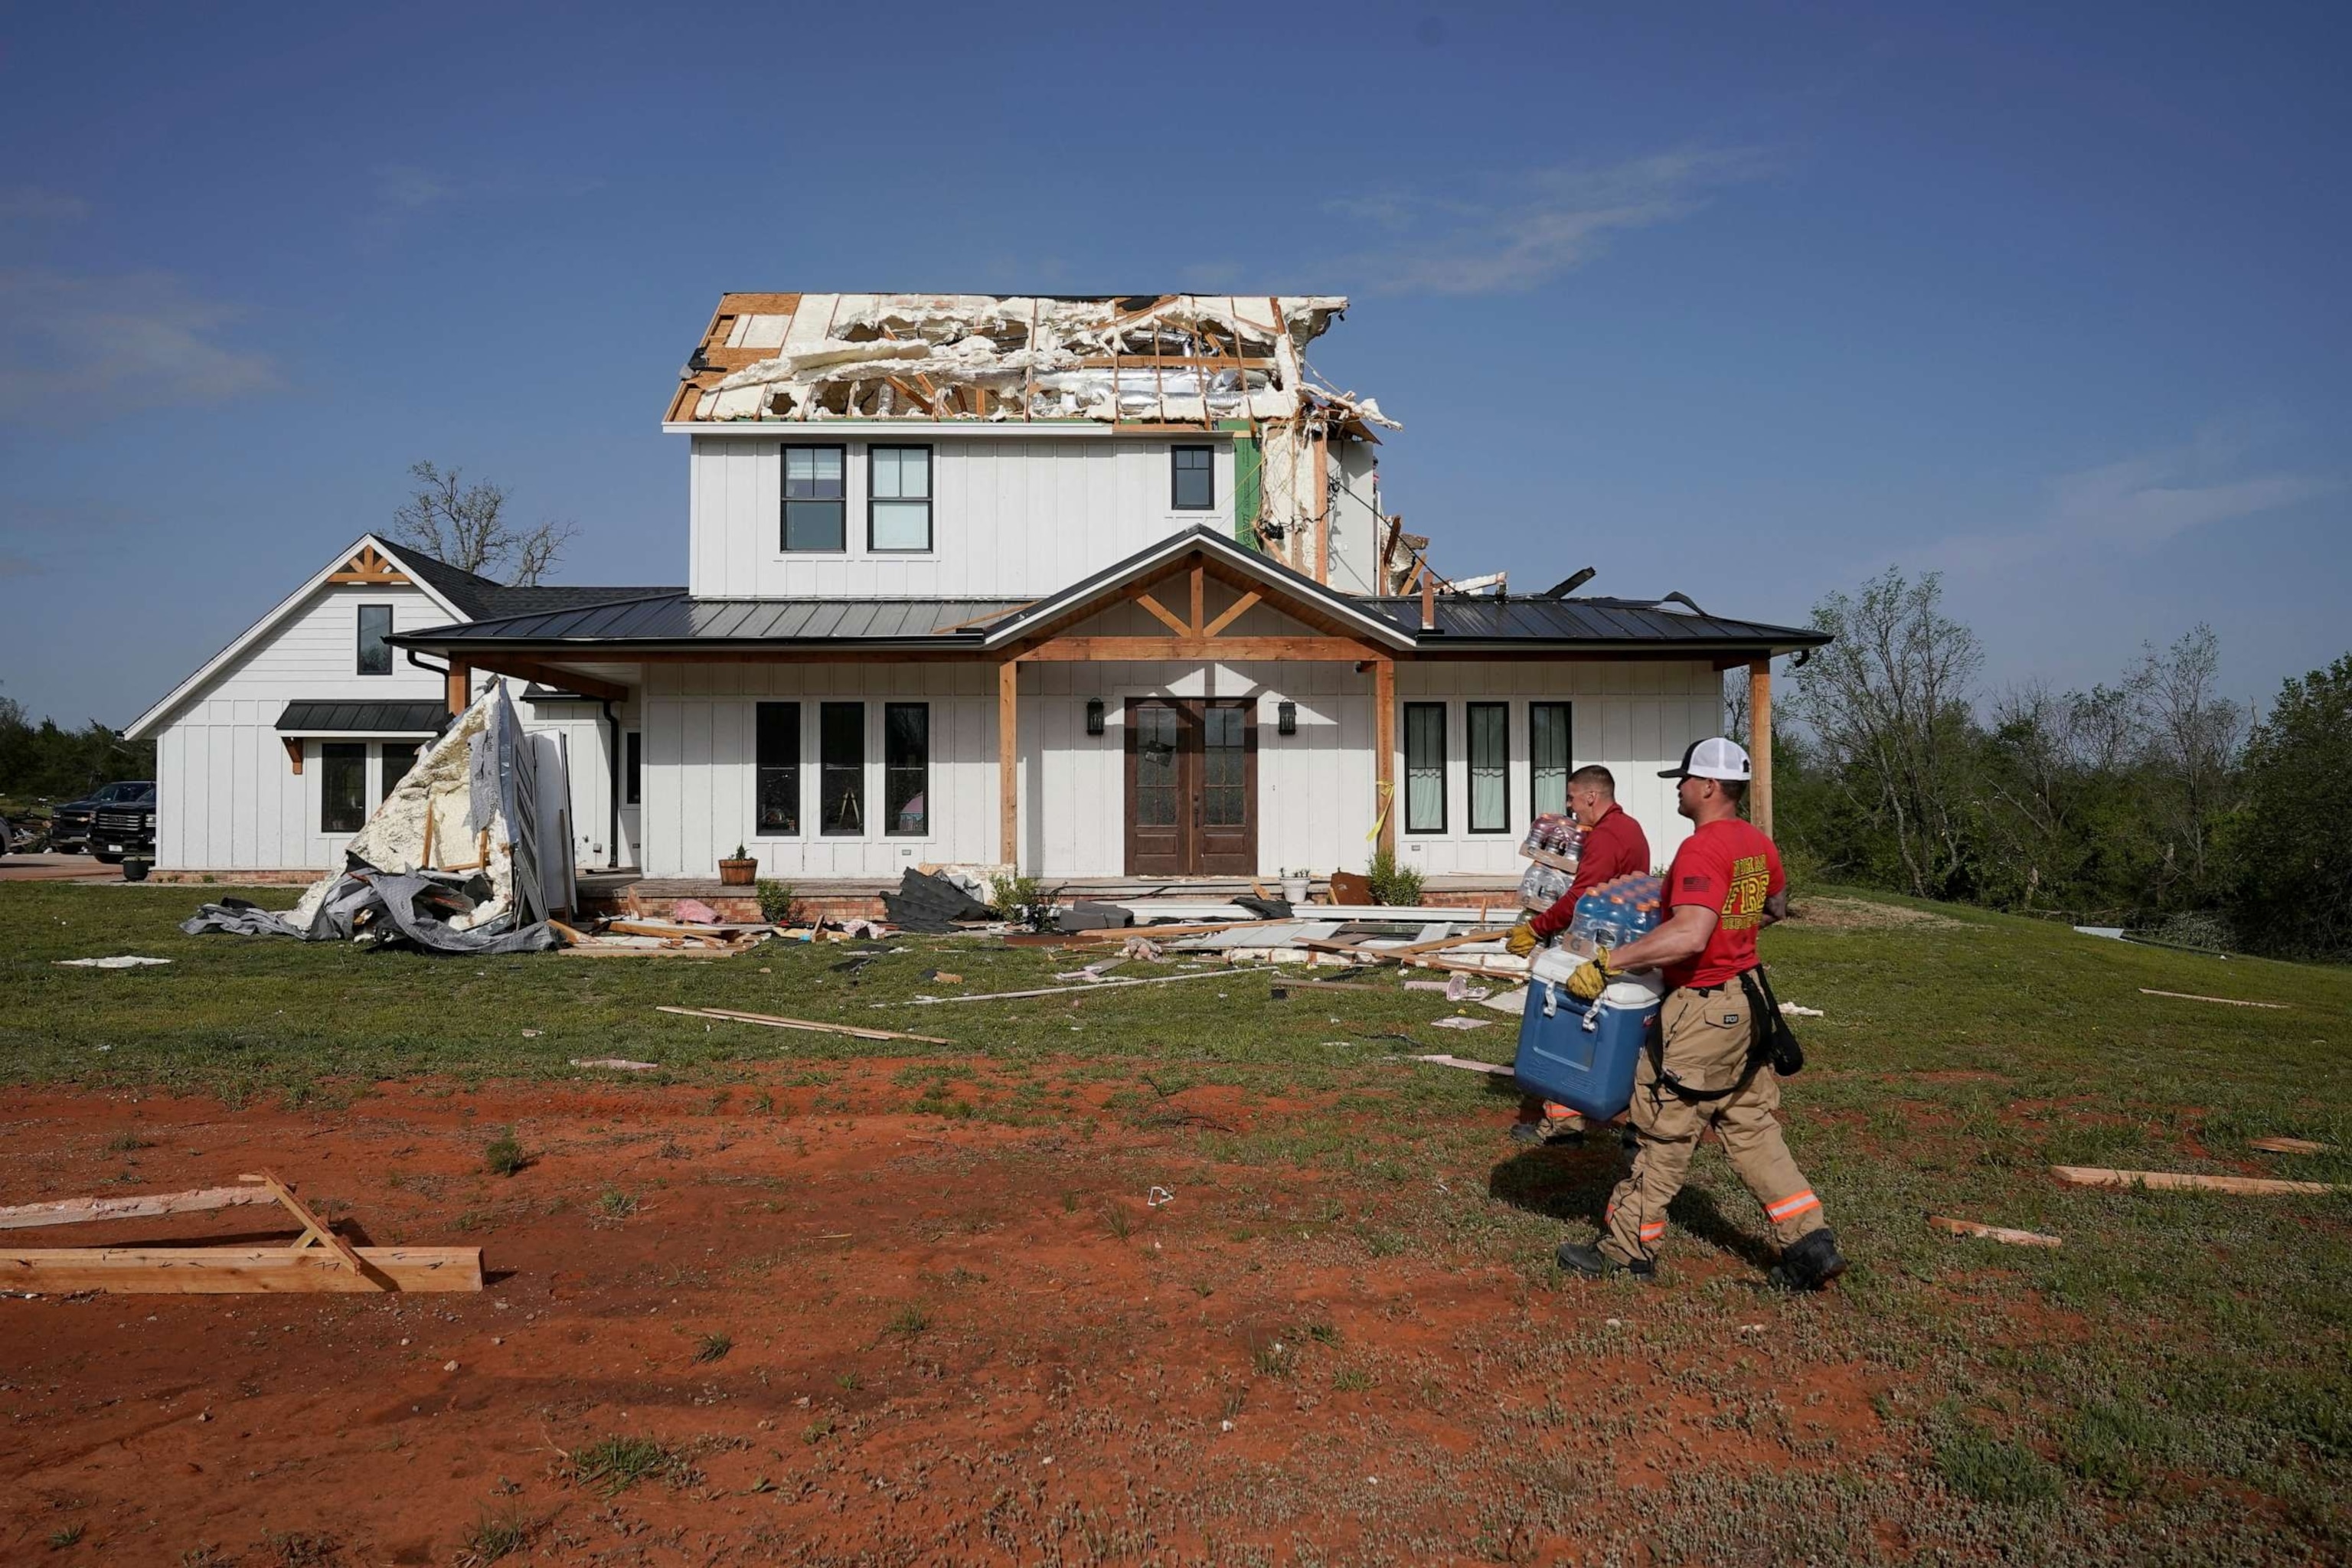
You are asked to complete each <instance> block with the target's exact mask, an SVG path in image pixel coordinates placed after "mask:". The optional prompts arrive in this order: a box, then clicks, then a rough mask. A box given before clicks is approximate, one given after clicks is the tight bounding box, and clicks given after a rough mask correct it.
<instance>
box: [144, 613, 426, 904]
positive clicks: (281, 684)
mask: <svg viewBox="0 0 2352 1568" xmlns="http://www.w3.org/2000/svg"><path fill="white" fill-rule="evenodd" d="M360 605H391V606H392V607H393V610H392V626H393V629H394V631H408V630H414V629H415V628H417V627H420V626H446V625H447V624H448V621H449V616H448V614H447V613H446V611H444V610H443V609H442V608H441V607H440V606H439V605H436V604H435V603H434V602H433V601H432V600H431V599H430V598H428V597H426V596H425V595H424V594H423V593H422V592H420V591H418V590H417V589H415V588H412V587H400V586H392V587H365V586H358V585H350V584H329V585H326V586H322V587H321V588H320V589H319V590H318V591H317V593H316V594H314V595H312V597H311V599H310V602H309V603H307V604H305V605H303V606H302V607H301V608H300V610H299V612H298V613H296V614H294V615H292V616H289V617H287V619H285V620H284V621H282V622H280V623H279V624H278V626H277V627H275V628H274V629H273V630H272V631H271V632H270V633H269V634H268V636H266V637H263V638H262V639H261V640H260V641H258V642H257V643H256V644H255V645H254V646H253V647H250V648H248V649H247V650H246V652H245V654H244V656H243V657H242V658H239V659H238V660H236V663H235V664H234V665H232V666H231V667H230V668H227V669H225V670H223V671H222V672H221V673H220V674H219V675H217V676H215V678H214V679H212V680H211V681H210V682H209V683H208V684H206V685H205V687H204V688H202V689H199V690H197V691H195V692H194V693H191V694H190V696H189V697H188V698H187V699H185V700H183V702H182V703H181V705H180V707H179V709H178V710H177V711H176V712H174V713H173V715H172V717H171V718H170V720H169V721H167V722H166V723H165V724H164V725H163V727H162V729H161V730H160V731H158V732H157V735H156V744H155V772H156V820H155V832H156V843H155V859H156V864H157V865H159V866H162V867H164V868H184V869H190V870H212V869H223V870H226V869H237V868H245V869H295V868H303V867H331V866H333V865H336V864H337V863H339V861H340V860H341V856H342V846H343V844H344V842H345V841H346V840H347V839H348V838H349V837H350V835H348V834H327V833H321V832H320V830H319V820H320V800H319V781H320V772H321V770H320V765H319V747H320V742H319V741H318V740H316V739H311V740H307V741H305V742H303V752H304V757H303V766H302V772H301V773H299V775H298V774H297V773H295V772H294V771H293V767H292V764H291V763H289V761H288V759H287V755H286V748H285V746H284V744H283V743H282V742H280V740H279V738H278V728H277V725H278V715H279V714H280V713H282V712H284V711H285V710H286V705H287V703H289V702H294V701H317V702H415V701H433V702H438V701H440V700H441V699H442V695H443V691H442V682H441V677H440V676H439V675H437V674H435V673H433V672H432V671H429V670H423V669H419V668H416V667H415V666H414V665H412V664H410V663H409V662H408V661H407V660H406V659H405V658H401V657H400V656H399V655H398V654H397V653H395V654H394V657H393V664H392V673H391V674H389V675H361V674H359V673H357V671H358V668H359V606H360ZM352 739H353V740H355V741H356V740H360V739H361V737H358V736H353V737H352ZM380 765H381V763H380V755H379V752H377V750H376V749H375V748H374V746H373V744H371V749H370V751H369V753H368V795H367V798H368V802H369V804H370V805H371V806H373V804H374V803H375V801H376V800H377V799H378V798H380V797H381V795H382V794H383V781H382V779H381V777H380V776H379V770H380Z"/></svg>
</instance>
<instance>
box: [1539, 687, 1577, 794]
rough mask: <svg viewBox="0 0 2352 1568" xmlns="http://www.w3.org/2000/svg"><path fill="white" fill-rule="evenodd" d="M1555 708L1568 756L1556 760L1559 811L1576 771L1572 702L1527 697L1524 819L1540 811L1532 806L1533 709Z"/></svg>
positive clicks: (1569, 700) (1574, 708)
mask: <svg viewBox="0 0 2352 1568" xmlns="http://www.w3.org/2000/svg"><path fill="white" fill-rule="evenodd" d="M1538 708H1557V709H1559V710H1560V722H1561V725H1562V726H1563V727H1564V728H1565V729H1566V731H1567V736H1566V740H1567V745H1568V755H1566V756H1565V757H1563V758H1561V759H1560V773H1559V802H1560V805H1559V808H1560V810H1561V811H1563V812H1565V811H1567V810H1568V809H1569V806H1568V780H1569V777H1570V774H1572V773H1575V772H1576V700H1575V699H1574V698H1572V697H1531V698H1529V699H1528V816H1529V817H1530V818H1532V817H1533V816H1535V814H1536V813H1537V811H1538V810H1539V809H1540V808H1539V807H1538V805H1536V710H1537V709H1538Z"/></svg>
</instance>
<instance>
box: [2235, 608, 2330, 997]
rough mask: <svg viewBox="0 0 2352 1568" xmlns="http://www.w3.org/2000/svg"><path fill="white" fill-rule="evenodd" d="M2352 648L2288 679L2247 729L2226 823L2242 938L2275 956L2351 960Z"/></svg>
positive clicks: (2259, 949) (2237, 924)
mask: <svg viewBox="0 0 2352 1568" xmlns="http://www.w3.org/2000/svg"><path fill="white" fill-rule="evenodd" d="M2347 775H2352V654H2347V655H2346V656H2345V657H2344V658H2339V659H2337V660H2336V662H2335V663H2334V664H2332V665H2330V666H2328V667H2327V668H2326V669H2315V670H2313V671H2312V672H2311V673H2310V674H2308V675H2306V676H2305V677H2303V678H2302V679H2299V680H2289V681H2287V682H2286V683H2285V685H2284V687H2283V688H2282V689H2281V690H2280V692H2279V697H2278V700H2277V701H2276V702H2274V703H2273V704H2272V705H2271V710H2270V715H2269V717H2267V718H2265V719H2264V720H2263V721H2262V723H2261V724H2259V725H2257V726H2256V727H2255V729H2254V732H2253V737H2252V740H2251V741H2250V742H2248V743H2247V746H2246V753H2245V760H2244V771H2243V780H2244V804H2243V805H2242V808H2241V809H2240V810H2239V812H2238V813H2237V814H2236V815H2235V816H2233V818H2232V819H2231V823H2230V825H2229V828H2228V837H2229V841H2230V844H2229V847H2230V850H2231V855H2230V860H2231V879H2230V880H2231V889H2230V910H2231V923H2232V924H2233V925H2235V927H2236V928H2237V931H2238V933H2239V935H2240V936H2241V937H2242V939H2243V940H2244V941H2245V942H2247V943H2248V944H2249V945H2250V946H2252V948H2254V949H2255V950H2256V951H2257V952H2273V953H2277V954H2279V955H2280V956H2282V957H2294V958H2325V959H2336V960H2339V961H2340V960H2345V959H2352V835H2347V833H2346V832H2345V831H2344V814H2343V809H2342V805H2341V802H2342V800H2343V795H2344V781H2345V779H2346V777H2347Z"/></svg>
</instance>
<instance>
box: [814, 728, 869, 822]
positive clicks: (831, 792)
mask: <svg viewBox="0 0 2352 1568" xmlns="http://www.w3.org/2000/svg"><path fill="white" fill-rule="evenodd" d="M817 728H818V734H817V741H818V744H819V746H820V747H821V753H820V755H821V762H822V765H821V766H820V768H819V769H818V778H817V787H818V789H819V790H820V791H821V792H822V795H821V797H820V798H821V801H822V814H821V822H822V825H823V826H824V831H825V832H827V833H835V834H847V833H863V832H865V831H866V704H865V703H863V702H827V703H824V704H823V705H822V706H821V707H820V708H819V709H818V712H817Z"/></svg>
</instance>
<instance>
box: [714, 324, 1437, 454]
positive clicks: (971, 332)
mask: <svg viewBox="0 0 2352 1568" xmlns="http://www.w3.org/2000/svg"><path fill="white" fill-rule="evenodd" d="M1347 308H1348V301H1347V300H1345V299H1344V298H1342V297H1340V296H1338V295H1328V294H1312V295H1267V294H1159V295H1093V296H1085V297H1077V296H1070V295H1032V294H728V295H724V296H722V297H721V298H720V300H719V310H718V311H717V312H716V314H714V315H713V316H712V318H711V322H710V326H709V331H706V332H705V333H704V336H703V341H702V342H701V344H700V345H699V346H698V347H697V348H696V350H695V351H694V355H693V357H692V358H691V359H690V360H688V363H687V365H686V368H685V370H684V371H683V372H681V373H680V379H681V381H682V383H683V384H681V385H680V387H679V388H678V391H677V395H676V396H674V397H673V398H672V400H671V403H670V408H669V415H668V417H669V420H670V421H671V422H673V423H677V422H699V423H714V424H724V423H734V422H738V421H744V420H809V421H814V420H827V419H933V420H936V419H970V420H974V421H991V422H1006V421H1011V422H1019V421H1030V420H1041V419H1050V420H1094V421H1099V422H1102V423H1106V424H1165V425H1199V426H1209V425H1213V424H1214V423H1216V422H1219V421H1223V420H1241V421H1247V422H1250V423H1252V424H1257V423H1260V422H1280V421H1290V420H1295V419H1297V418H1298V417H1299V416H1301V415H1302V414H1305V415H1307V416H1308V417H1309V418H1312V419H1318V422H1321V421H1328V422H1329V423H1331V424H1332V425H1334V426H1338V425H1340V424H1354V425H1356V426H1359V427H1360V426H1365V425H1381V426H1388V427H1390V428H1394V427H1395V422H1394V421H1392V420H1391V419H1388V418H1387V417H1385V416H1383V415H1382V414H1381V410H1380V405H1379V404H1378V403H1376V402H1374V401H1373V400H1372V399H1370V398H1369V397H1365V398H1359V397H1356V396H1354V395H1351V394H1343V393H1339V392H1335V391H1332V390H1331V389H1329V388H1328V387H1322V386H1315V385H1311V384H1309V383H1308V380H1307V370H1306V360H1305V350H1306V347H1307V344H1308V343H1310V342H1313V341H1314V340H1315V339H1316V338H1317V337H1318V336H1320V335H1321V334H1322V332H1323V331H1324V329H1325V328H1327V327H1328V326H1329V325H1330V323H1331V321H1333V319H1334V318H1336V317H1338V316H1339V314H1340V313H1341V312H1342V311H1344V310H1347Z"/></svg>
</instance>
